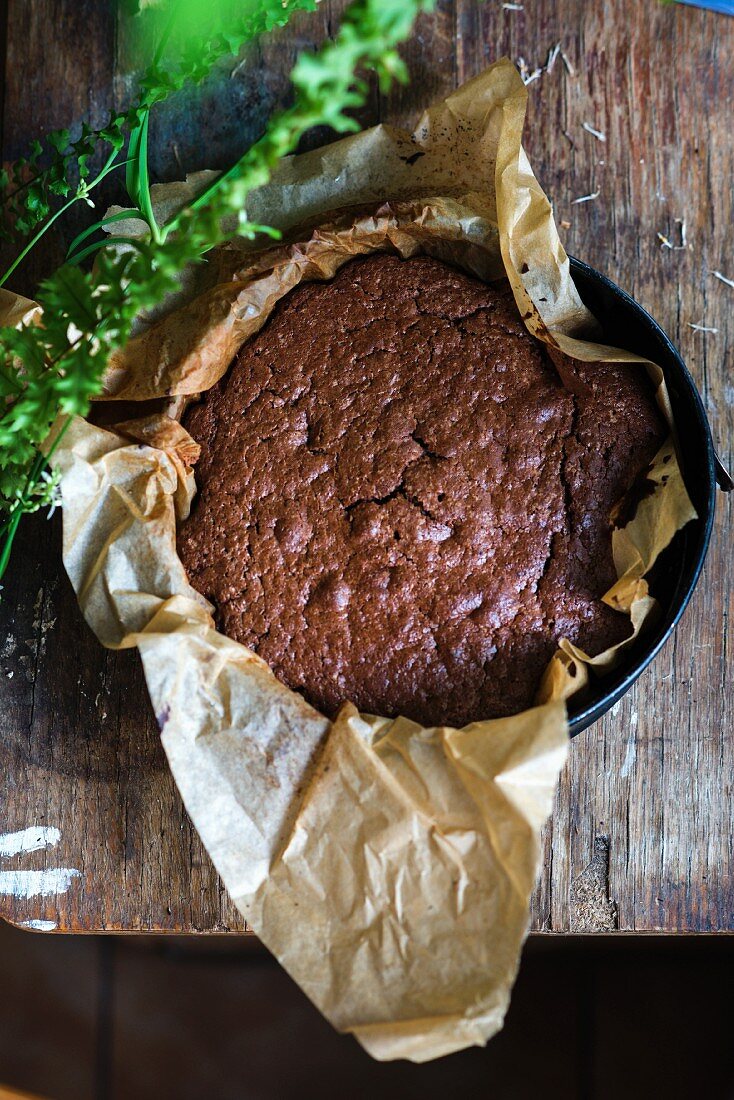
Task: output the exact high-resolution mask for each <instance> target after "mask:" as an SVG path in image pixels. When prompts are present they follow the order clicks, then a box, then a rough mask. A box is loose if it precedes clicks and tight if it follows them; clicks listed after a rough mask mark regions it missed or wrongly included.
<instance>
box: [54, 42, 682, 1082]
mask: <svg viewBox="0 0 734 1100" xmlns="http://www.w3.org/2000/svg"><path fill="white" fill-rule="evenodd" d="M525 102H526V91H525V88H524V86H523V84H522V81H521V80H520V78H519V76H518V74H517V73H516V71H515V69H514V67H513V66H512V65H511V64H510V62H508V61H507V60H503V61H500V62H498V63H497V64H496V65H494V66H493V67H492V68H490V69H489V70H487V71H486V72H485V73H483V74H482V75H481V76H479V77H477V78H476V79H475V80H473V81H470V82H469V83H468V84H467V85H465V86H464V87H462V88H460V89H459V90H458V91H457V92H456V93H455V94H454V95H452V96H450V97H449V98H448V99H447V100H446V101H445V102H444V103H441V104H439V105H438V106H437V107H435V108H433V109H431V110H430V111H428V112H427V113H426V114H425V115H424V117H423V118H422V119H421V121H420V123H419V125H418V127H417V129H416V131H415V133H414V135H412V136H411V135H408V134H405V133H401V132H398V131H394V130H391V129H389V128H388V127H384V126H380V127H376V128H375V129H373V130H370V131H367V132H365V133H362V134H359V135H356V136H354V137H349V138H346V139H344V140H343V141H339V142H337V143H335V144H334V145H331V146H328V147H327V148H326V149H324V150H319V151H317V152H315V153H309V154H306V155H304V156H300V157H294V158H290V159H288V160H287V161H286V162H284V164H283V165H282V166H281V169H280V170H279V172H278V174H277V175H276V177H275V178H274V180H273V181H272V182H271V184H270V185H269V186H268V187H267V188H264V189H263V190H261V191H260V192H258V193H257V194H256V195H254V196H253V197H252V199H251V201H250V203H249V206H248V209H249V213H250V216H251V217H252V218H253V219H255V220H258V221H260V222H265V223H269V224H271V225H277V226H279V227H280V228H282V229H283V230H284V232H285V233H286V234H287V237H288V243H287V244H285V245H281V246H279V247H278V248H276V249H270V250H268V251H266V252H258V251H256V250H253V249H252V248H251V247H248V246H247V245H245V244H243V243H241V242H240V243H237V244H234V245H232V246H230V247H227V248H224V249H220V250H219V252H218V254H217V256H216V257H215V258H214V259H213V260H212V261H211V262H210V263H209V264H208V265H207V268H206V270H205V271H203V272H200V273H199V274H198V275H197V276H196V277H195V278H193V279H192V280H191V281H190V282H189V283H188V284H187V286H186V287H185V288H184V290H183V291H182V296H181V297H180V298H179V299H178V301H176V302H173V303H169V309H171V310H172V312H170V313H169V314H168V315H167V316H164V317H162V318H161V317H160V315H158V316H157V317H155V318H147V319H144V321H143V323H142V325H141V332H140V334H139V335H138V336H137V337H136V338H135V339H134V340H133V341H131V343H130V344H129V345H128V348H127V349H126V351H125V352H124V354H122V355H120V356H118V357H117V358H116V360H115V362H114V363H113V364H112V366H111V370H110V372H109V375H108V378H107V397H108V399H112V400H125V401H130V400H133V401H140V400H144V399H145V400H147V399H152V398H165V399H166V401H167V402H168V404H167V406H166V407H167V411H168V413H171V414H176V413H178V412H180V410H181V407H182V403H183V401H184V399H185V396H186V395H190V394H195V393H198V392H199V391H201V390H202V389H204V388H207V387H209V386H211V385H212V384H213V383H214V382H215V381H216V380H217V379H218V378H219V377H220V376H221V375H222V374H223V373H224V371H225V370H226V369H227V366H228V364H229V362H230V361H231V359H232V357H233V355H234V354H235V352H236V351H237V349H238V348H239V347H240V345H241V344H242V342H243V341H244V340H246V339H247V338H248V336H250V335H251V334H252V333H253V332H255V331H257V329H258V328H260V327H261V326H262V324H264V322H265V320H266V319H267V316H268V315H269V313H270V311H271V310H272V308H273V306H274V305H275V303H276V302H277V301H278V300H279V298H281V297H282V296H283V295H284V294H285V293H287V292H288V291H289V290H290V289H291V288H292V287H293V286H295V285H296V284H297V283H298V282H299V281H300V280H302V279H323V278H329V277H330V276H331V275H333V273H334V272H335V271H336V270H337V269H338V267H339V266H340V265H341V264H342V263H344V262H346V261H347V260H348V259H349V258H351V257H352V256H354V255H358V254H363V253H365V252H369V251H373V250H376V249H392V250H396V251H397V252H399V253H400V254H401V255H403V256H407V255H412V254H413V253H415V252H417V251H425V252H428V253H430V254H431V255H434V256H437V257H438V258H443V259H446V260H449V261H451V262H453V263H456V264H458V265H460V266H461V267H463V268H465V269H466V270H468V271H471V272H473V273H475V274H477V275H479V276H481V277H483V278H485V279H491V278H496V277H498V276H500V275H504V274H505V273H506V274H507V276H508V278H509V279H510V281H511V284H512V287H513V291H514V293H515V298H516V301H517V304H518V308H519V309H520V311H521V313H522V315H523V317H524V319H525V321H526V323H527V325H528V328H529V329H530V331H531V332H533V333H534V334H535V335H537V336H538V337H539V338H540V339H542V340H544V341H545V342H546V343H548V344H549V345H550V346H551V348H554V347H557V348H560V349H562V350H563V351H566V352H568V353H570V354H572V355H576V356H578V357H579V358H582V359H584V360H587V361H592V362H593V361H605V362H608V361H619V360H624V361H628V362H635V363H639V364H641V365H642V366H644V368H645V369H647V370H648V371H649V372H650V374H651V376H652V377H653V379H654V380H655V383H656V385H658V386H659V389H658V396H659V401H660V403H661V407H662V408H663V410H664V412H666V415H668V417H669V407H668V405H667V400H666V395H665V390H664V386H663V384H662V372H660V371H659V369H658V368H656V367H655V366H653V365H652V364H650V363H647V362H646V361H645V360H641V359H636V358H635V357H634V356H630V355H628V354H627V353H624V352H619V351H616V350H614V349H609V348H604V347H600V346H598V345H595V344H591V343H585V342H580V340H579V337H580V336H583V334H588V333H592V332H593V331H594V327H595V326H594V321H593V318H591V317H590V315H589V314H588V312H587V311H586V310H585V308H584V307H583V305H582V303H581V301H580V299H579V297H578V294H577V292H576V290H575V287H574V286H573V283H572V281H571V279H570V275H569V266H568V260H567V257H566V254H565V252H564V250H563V248H562V246H561V244H560V241H559V239H558V235H557V232H556V229H555V225H554V223H553V219H552V215H551V210H550V206H549V204H548V201H547V199H546V198H545V196H544V195H543V193H542V191H541V190H540V187H539V186H538V184H537V182H536V180H535V178H534V177H533V174H532V171H531V169H530V167H529V164H528V162H527V159H526V157H525V154H524V152H523V151H522V148H521V145H520V138H521V130H522V124H523V118H524V112H525ZM197 184H198V181H197V180H192V181H189V182H188V183H187V184H184V185H179V186H178V187H175V188H173V189H168V190H166V191H164V192H162V193H160V194H159V195H158V196H157V197H158V199H159V201H165V202H168V203H170V204H172V205H176V204H177V203H182V202H185V201H186V198H187V195H188V194H190V193H191V191H192V189H194V190H195V188H196V187H197ZM199 185H200V184H199ZM345 208H350V209H345ZM355 208H358V211H359V212H357V213H355ZM335 210H341V213H340V214H335V213H334V211H335ZM309 226H310V227H313V226H318V227H319V228H316V229H313V231H311V230H310V229H309V228H308V227H309ZM304 227H306V228H304ZM129 228H130V230H131V231H133V232H134V231H135V226H134V224H133V225H131V226H130V227H129ZM116 231H119V225H116ZM521 272H523V274H521ZM182 302H186V303H187V304H185V305H182ZM126 408H127V406H126ZM671 427H672V423H671ZM195 457H196V451H195V445H193V441H191V440H190V438H189V437H188V436H187V434H186V433H185V431H184V429H183V428H182V427H181V426H180V425H178V424H176V423H175V420H172V419H170V418H169V417H167V416H166V415H165V414H164V413H163V412H161V413H158V414H155V415H153V416H147V417H146V418H144V419H143V420H137V421H135V420H131V419H130V417H129V415H126V422H125V423H124V424H122V425H118V427H117V430H116V431H109V430H105V429H102V428H100V427H95V426H93V425H92V424H90V423H87V422H84V421H81V420H77V421H76V422H75V423H74V424H73V425H72V427H71V429H70V430H69V431H68V432H67V434H66V436H65V437H64V440H63V442H62V444H61V446H60V447H59V449H58V451H57V452H56V456H55V459H54V461H55V463H57V464H58V466H59V468H60V469H61V471H62V474H63V481H62V491H63V501H64V562H65V565H66V568H67V571H68V573H69V576H70V577H71V580H72V583H73V584H74V587H75V590H76V592H77V594H78V597H79V602H80V605H81V607H82V610H83V612H84V614H85V617H86V618H87V621H88V622H89V623H90V625H91V626H92V628H93V629H94V630H95V632H96V633H97V635H98V637H99V638H100V640H101V641H102V642H103V643H104V644H105V645H107V646H111V647H119V646H131V645H137V646H138V647H139V649H140V652H141V656H142V659H143V664H144V668H145V674H146V679H147V683H148V687H149V690H150V694H151V698H152V700H153V704H154V707H155V710H156V714H157V717H158V721H159V724H160V727H161V731H162V739H163V744H164V747H165V749H166V752H167V754H168V758H169V761H170V764H171V767H172V770H173V774H174V776H175V778H176V782H177V783H178V786H179V788H180V790H181V793H182V795H183V798H184V801H185V803H186V806H187V808H188V810H189V813H190V814H191V816H192V818H193V820H194V822H195V824H196V826H197V828H198V830H199V832H200V834H201V836H202V839H203V841H204V843H205V845H206V847H207V849H208V851H209V853H210V855H211V856H212V859H213V860H214V863H215V864H216V866H217V869H218V870H219V872H220V874H221V875H222V878H223V880H224V882H225V884H226V886H227V888H228V890H229V892H230V894H231V895H232V897H233V899H234V901H235V903H236V904H237V906H238V907H239V909H240V910H241V912H242V913H243V914H244V915H245V917H246V918H247V919H248V921H249V922H250V923H251V925H252V927H253V928H254V929H255V931H256V932H257V933H258V934H259V935H260V937H261V938H262V939H263V940H264V942H265V943H266V944H267V946H268V947H269V948H270V949H271V950H272V951H273V952H274V953H275V955H276V956H277V957H278V958H279V959H280V961H281V962H282V964H283V965H284V966H285V968H286V969H287V970H288V971H289V973H290V974H291V975H292V976H293V977H294V978H295V980H296V981H297V982H298V983H299V985H300V986H301V987H302V988H303V989H304V990H305V992H306V993H307V994H308V996H309V997H311V999H312V1000H313V1001H314V1003H315V1004H316V1005H317V1006H318V1007H319V1008H320V1009H321V1011H322V1012H323V1013H324V1014H325V1015H326V1016H327V1017H328V1018H329V1019H330V1020H331V1021H332V1023H333V1024H334V1025H335V1026H336V1027H338V1028H340V1029H342V1030H344V1031H351V1032H353V1033H354V1034H355V1035H356V1037H357V1038H358V1039H359V1041H360V1042H361V1043H362V1044H363V1046H365V1048H366V1049H367V1050H368V1051H369V1052H370V1053H371V1054H373V1055H374V1056H375V1057H377V1058H382V1059H389V1058H410V1059H412V1060H414V1061H424V1060H427V1059H430V1058H434V1057H437V1056H439V1055H442V1054H446V1053H448V1052H450V1051H452V1050H458V1049H460V1048H462V1047H465V1046H468V1045H471V1044H480V1043H484V1042H486V1040H487V1039H488V1038H489V1037H490V1036H491V1035H492V1034H494V1033H495V1032H496V1031H497V1030H498V1028H500V1027H501V1025H502V1020H503V1017H504V1013H505V1011H506V1008H507V1004H508V1001H509V996H510V991H511V988H512V984H513V981H514V977H515V973H516V970H517V965H518V959H519V952H520V948H521V945H522V942H523V940H524V938H525V934H526V929H527V920H528V901H529V896H530V892H531V890H532V888H533V884H534V881H535V878H536V875H537V871H538V862H539V832H540V829H541V827H542V824H543V822H544V821H545V819H546V817H547V816H548V814H549V812H550V809H551V801H552V793H553V790H554V788H555V784H556V780H557V776H558V773H559V770H560V768H561V766H562V764H563V761H564V759H565V756H566V752H567V727H566V717H565V703H564V699H565V698H566V697H567V696H568V695H569V694H570V692H571V691H572V690H574V689H575V688H577V687H578V686H580V685H581V684H582V683H583V682H584V681H585V679H586V676H587V669H588V667H589V666H597V667H602V668H603V667H604V666H608V665H609V664H610V663H612V662H613V661H614V659H615V656H616V652H617V651H616V650H610V651H608V652H607V653H605V654H602V655H599V656H596V657H593V658H590V657H588V656H587V655H586V654H584V653H582V652H581V651H579V650H578V649H577V648H576V647H574V646H571V645H569V644H568V643H562V645H561V649H560V650H559V653H558V655H557V657H556V658H554V660H553V662H552V663H551V666H550V667H549V669H548V672H547V674H546V677H545V679H544V682H543V685H542V688H541V691H540V695H539V705H538V706H537V707H534V708H533V709H531V710H528V711H526V712H524V713H522V714H519V715H516V716H514V717H512V718H507V719H498V720H494V721H487V722H478V723H474V724H473V725H471V726H468V727H466V728H465V729H462V730H452V729H445V728H443V729H423V728H421V727H419V726H417V725H416V724H415V723H412V722H409V721H407V720H405V719H397V720H395V721H390V720H387V719H381V718H374V717H370V716H365V715H361V716H360V715H359V714H358V713H357V712H356V710H355V709H354V707H353V706H351V705H350V704H349V703H345V705H344V707H343V709H342V711H341V712H340V714H339V715H338V717H337V719H336V720H335V721H334V722H333V723H330V722H329V721H328V720H327V719H326V718H325V717H323V716H322V715H320V714H318V713H317V712H316V711H315V710H313V709H312V708H311V707H310V706H308V705H307V704H306V703H305V702H304V701H303V699H302V698H301V697H300V696H299V695H297V694H295V693H293V692H291V691H289V690H288V689H287V688H286V687H285V686H283V685H282V684H280V683H279V682H278V681H277V680H276V679H275V677H274V676H273V675H272V673H271V672H270V671H269V669H268V668H267V667H266V666H265V665H264V664H263V662H262V661H260V660H259V659H258V658H257V657H256V656H255V655H254V654H253V653H251V652H250V651H248V650H247V649H245V648H244V647H243V646H241V645H238V644H237V643H235V642H233V641H231V640H230V639H228V638H226V637H224V636H223V635H221V634H219V633H218V632H217V631H216V630H215V629H214V624H213V622H212V619H211V615H210V609H209V608H208V606H207V604H206V601H204V600H203V599H202V597H200V596H199V595H198V594H197V593H196V592H195V591H194V590H193V589H192V588H191V587H190V585H189V584H188V582H187V579H186V575H185V573H184V570H183V568H182V566H181V564H180V562H179V560H178V557H177V555H176V548H175V524H176V519H177V518H178V519H181V518H182V517H183V516H185V515H186V514H187V511H188V508H189V504H190V501H191V498H192V494H193V492H194V485H193V480H192V476H191V463H192V461H193V460H194V459H195ZM647 476H648V478H649V480H650V481H651V483H654V491H652V492H651V493H650V495H648V496H647V497H646V498H645V499H644V500H643V501H642V502H641V503H640V504H639V506H638V508H637V511H636V513H635V515H634V517H633V518H632V519H631V521H630V522H629V523H628V524H627V526H626V527H624V528H622V529H621V530H616V531H615V533H614V556H615V563H616V566H617V571H618V574H619V578H620V579H619V581H618V582H617V584H616V585H615V586H614V588H613V589H612V590H611V591H610V592H609V593H608V594H607V595H606V597H605V599H607V601H608V602H609V603H610V604H611V605H612V606H614V607H617V608H619V609H621V610H623V611H625V612H627V613H628V614H630V617H631V620H632V624H633V627H634V631H635V634H636V633H637V632H638V631H639V630H640V629H641V628H642V626H643V624H644V622H645V620H646V618H647V617H648V616H649V614H650V613H651V611H652V607H653V601H652V600H651V598H650V596H649V594H648V591H647V584H646V582H645V580H644V574H645V572H646V571H647V570H648V569H649V567H650V565H651V564H652V562H653V561H654V560H655V558H656V557H657V555H658V554H659V553H660V551H661V550H662V548H663V547H664V546H666V545H667V544H668V542H669V541H670V538H671V537H672V535H673V534H674V533H675V531H677V530H678V529H679V528H680V527H681V526H682V525H683V524H684V523H685V522H687V520H688V519H690V518H692V516H693V515H694V513H693V509H692V507H691V505H690V502H689V500H688V497H687V494H686V491H685V487H684V485H683V481H682V478H681V475H680V471H679V469H678V465H677V460H676V456H675V449H674V446H673V443H672V440H671V442H670V443H667V444H666V446H665V447H663V448H662V449H661V451H660V453H659V455H658V456H657V458H656V459H655V462H654V463H653V467H652V469H651V471H650V472H649V473H648V475H647ZM623 644H627V643H623ZM619 648H620V647H617V649H619Z"/></svg>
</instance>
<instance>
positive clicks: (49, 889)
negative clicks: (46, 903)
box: [0, 867, 81, 898]
mask: <svg viewBox="0 0 734 1100" xmlns="http://www.w3.org/2000/svg"><path fill="white" fill-rule="evenodd" d="M75 878H81V871H77V870H76V869H75V868H74V867H49V868H48V869H47V870H45V871H0V894H5V895H9V896H10V897H14V898H47V897H51V896H53V895H54V894H65V893H66V891H67V890H68V889H69V887H70V886H71V884H72V882H73V881H74V879H75Z"/></svg>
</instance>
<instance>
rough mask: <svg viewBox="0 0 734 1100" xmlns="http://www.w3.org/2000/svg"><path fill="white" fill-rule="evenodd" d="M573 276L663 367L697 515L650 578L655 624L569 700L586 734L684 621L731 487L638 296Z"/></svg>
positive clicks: (593, 276)
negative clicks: (720, 493)
mask: <svg viewBox="0 0 734 1100" xmlns="http://www.w3.org/2000/svg"><path fill="white" fill-rule="evenodd" d="M571 274H572V277H573V281H574V283H575V284H576V287H577V288H578V291H579V294H580V295H581V298H582V299H583V301H584V303H585V304H586V305H587V306H588V307H589V309H590V310H591V312H592V313H593V314H594V316H595V317H596V319H597V321H598V322H599V324H600V325H601V327H602V329H603V333H604V336H603V340H604V342H605V343H607V344H610V345H612V346H613V347H618V348H624V349H625V350H627V351H632V352H635V353H636V354H638V355H642V356H644V357H645V358H646V359H651V360H652V361H653V362H654V363H657V364H658V365H659V366H660V367H661V368H662V370H663V373H664V375H665V381H666V384H667V387H668V393H669V394H670V402H671V405H672V408H673V416H674V419H675V424H676V429H677V433H678V440H677V445H678V461H679V463H680V467H681V471H682V473H683V479H684V481H685V484H686V488H687V490H688V494H689V496H690V498H691V501H692V502H693V506H694V508H695V509H696V512H697V514H698V518H697V519H695V520H693V521H691V522H690V523H688V524H687V525H686V527H684V528H683V530H682V531H679V532H678V533H677V535H676V536H675V538H674V539H673V541H672V542H671V544H670V546H668V547H667V548H666V550H665V551H664V552H663V553H662V554H661V555H660V558H659V559H658V561H657V562H656V564H655V566H654V568H653V571H652V573H651V575H650V577H649V582H650V590H651V592H652V594H653V595H654V596H655V598H656V599H657V601H658V603H659V605H660V615H659V617H658V618H657V619H656V621H655V623H654V625H653V626H651V627H649V628H648V629H644V630H643V631H642V633H641V635H640V636H639V637H638V638H637V639H636V640H635V642H634V644H633V645H631V646H630V647H629V648H628V649H626V650H624V651H623V653H622V657H621V659H620V662H619V664H618V665H617V666H616V667H615V668H614V669H612V670H611V671H610V672H605V673H602V674H600V675H597V674H596V673H595V672H594V671H593V670H591V672H590V683H589V685H588V686H587V687H586V688H585V689H584V691H583V692H579V694H578V696H577V697H572V698H571V699H569V702H568V711H569V724H570V732H571V736H572V737H574V736H575V735H576V734H577V733H581V731H582V730H585V729H586V728H587V727H588V726H590V725H591V724H592V723H593V722H596V720H597V719H598V718H601V716H602V714H604V713H605V712H606V711H608V710H609V708H610V707H613V706H614V704H615V703H616V702H618V700H619V699H621V698H622V696H623V695H624V694H625V692H627V691H629V689H630V688H631V687H632V685H633V684H634V682H635V680H636V679H637V678H638V676H639V675H640V674H641V673H642V672H643V671H644V669H646V668H647V666H648V665H649V664H650V662H651V661H652V659H653V658H654V657H655V655H656V653H658V651H659V650H660V649H661V647H662V646H663V645H664V644H665V642H666V641H667V639H668V638H669V637H670V635H671V634H672V633H673V631H674V630H675V628H676V626H677V625H678V623H679V621H680V618H681V616H682V614H683V612H684V611H685V609H686V606H687V604H688V601H689V600H690V598H691V595H692V593H693V590H694V588H695V587H696V584H697V583H698V579H699V577H700V576H701V570H702V569H703V563H704V560H705V558H706V551H707V550H708V546H709V541H710V539H711V529H712V527H713V523H714V511H715V508H716V490H717V484H718V485H719V486H720V487H721V488H722V489H727V490H728V489H730V488H731V479H730V478H729V476H728V474H727V473H726V471H725V470H724V469H723V467H722V466H721V463H720V462H719V461H718V458H717V456H716V452H715V450H714V444H713V440H712V438H711V428H710V427H709V422H708V418H707V416H706V412H705V410H704V406H703V402H702V400H701V395H700V394H699V392H698V390H697V389H696V384H695V382H694V381H693V378H692V377H691V375H690V372H689V371H688V368H687V367H686V365H685V363H684V362H683V359H682V358H681V355H680V353H679V352H678V350H677V348H676V347H675V346H674V344H673V343H672V342H671V340H670V339H669V338H668V336H667V335H666V334H665V332H664V331H663V330H662V328H661V327H660V325H659V324H658V323H657V322H656V321H654V320H653V318H652V317H651V316H650V314H649V313H647V312H646V310H644V309H643V308H642V306H641V305H639V304H638V303H637V302H636V301H635V300H634V298H631V297H630V296H629V294H626V293H625V292H624V291H623V290H621V289H620V288H619V287H618V286H616V285H615V284H614V283H613V282H612V281H611V279H608V278H607V277H606V276H605V275H602V274H600V272H598V271H595V270H594V268H592V267H589V265H588V264H585V263H583V262H582V261H581V260H576V259H574V258H573V257H571Z"/></svg>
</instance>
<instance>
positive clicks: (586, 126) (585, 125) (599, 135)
mask: <svg viewBox="0 0 734 1100" xmlns="http://www.w3.org/2000/svg"><path fill="white" fill-rule="evenodd" d="M581 129H582V130H586V133H587V134H591V136H592V137H595V138H596V140H597V141H606V140H607V135H606V134H605V133H604V131H603V130H597V129H596V127H595V126H592V125H591V123H590V122H582V123H581Z"/></svg>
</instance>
